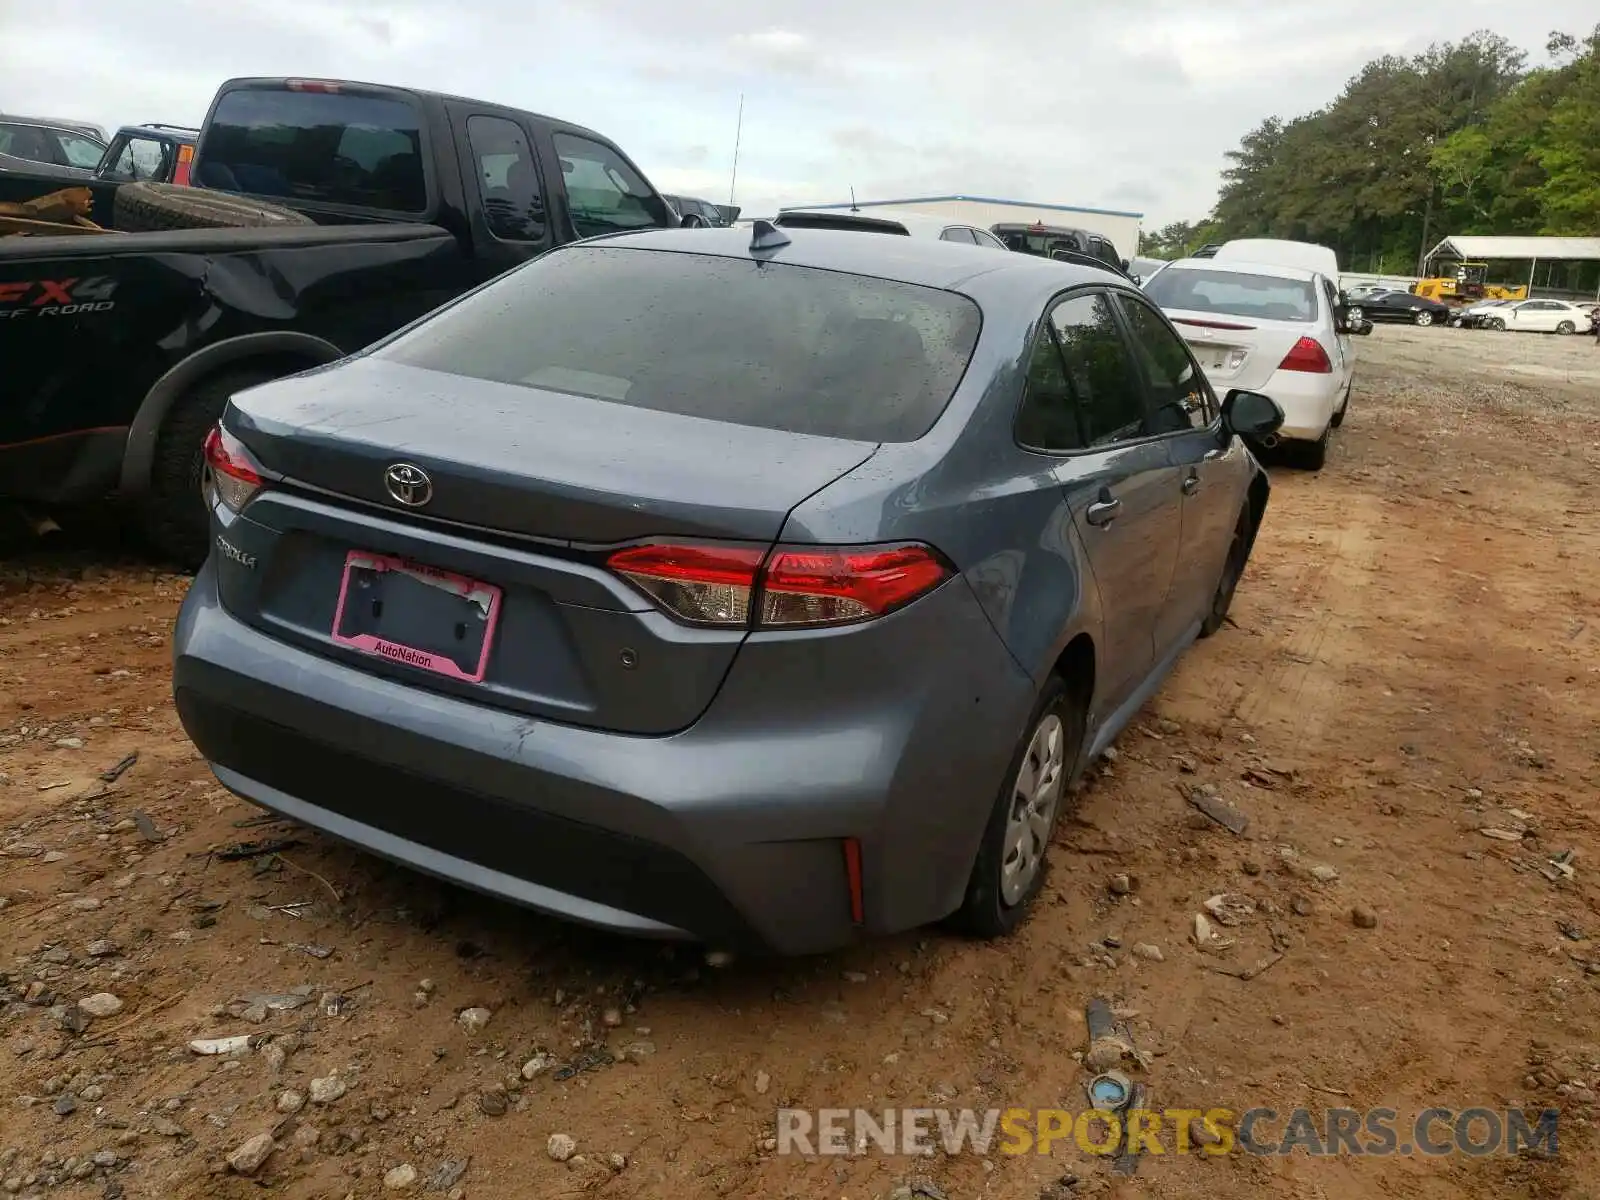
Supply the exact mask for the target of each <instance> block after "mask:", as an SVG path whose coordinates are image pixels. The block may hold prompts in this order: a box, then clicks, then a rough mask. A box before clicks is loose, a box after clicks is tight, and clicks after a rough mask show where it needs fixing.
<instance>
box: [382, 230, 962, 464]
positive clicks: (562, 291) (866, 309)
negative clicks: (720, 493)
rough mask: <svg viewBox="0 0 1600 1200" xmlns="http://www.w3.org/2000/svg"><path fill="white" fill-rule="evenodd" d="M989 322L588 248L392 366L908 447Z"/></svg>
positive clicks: (547, 267)
mask: <svg viewBox="0 0 1600 1200" xmlns="http://www.w3.org/2000/svg"><path fill="white" fill-rule="evenodd" d="M980 324H981V317H980V314H979V311H978V306H977V305H976V304H974V303H973V302H972V301H971V300H969V299H967V298H966V297H964V296H958V295H956V294H955V293H953V292H945V291H940V290H937V289H934V288H927V287H919V286H916V285H913V284H906V283H896V282H891V281H889V280H883V279H875V278H871V277H868V276H864V275H852V274H844V273H842V272H837V271H822V270H817V269H815V268H811V267H800V266H794V265H790V264H785V263H767V264H765V265H761V264H758V263H756V262H754V261H752V260H750V259H747V258H721V257H716V256H712V255H704V254H682V253H675V252H664V251H652V250H640V249H630V248H626V247H616V246H611V247H604V246H579V247H574V248H571V249H567V250H558V251H556V252H554V253H552V254H549V255H546V256H545V257H543V258H540V259H536V260H534V261H533V262H531V263H529V264H528V265H527V266H525V267H522V268H519V269H518V270H516V271H513V272H511V273H510V274H508V275H506V276H504V277H503V278H501V279H500V280H499V281H497V282H496V283H495V284H493V285H492V286H490V287H488V288H485V289H484V290H483V291H481V292H478V293H477V294H476V295H473V296H471V297H469V298H468V299H466V300H463V301H462V302H460V303H459V304H456V305H454V306H452V307H451V308H448V309H446V310H445V311H443V312H441V313H440V314H439V315H438V316H436V317H434V318H433V319H431V320H429V321H426V322H424V323H423V324H422V325H420V326H418V327H417V328H416V329H415V330H413V331H411V332H410V333H408V334H406V335H404V336H402V337H400V338H398V339H397V340H396V341H394V342H393V343H391V344H390V345H389V346H387V347H385V348H384V349H382V350H380V351H378V352H377V357H380V358H387V359H391V360H393V361H396V362H402V363H405V364H407V365H409V366H414V367H424V368H427V369H429V370H433V371H445V372H449V373H450V374H454V375H464V376H468V377H471V378H474V379H488V380H494V381H496V382H500V383H511V384H520V385H522V386H524V387H528V388H544V389H548V390H551V391H557V392H569V393H573V394H575V395H579V396H591V397H594V398H596V399H600V400H609V401H612V402H613V403H616V404H627V405H631V406H633V407H636V408H647V409H654V410H656V411H658V412H671V413H681V414H683V415H685V416H694V417H705V418H708V419H710V420H714V421H728V422H731V423H734V424H737V425H755V426H760V427H762V428H765V429H782V430H788V431H790V432H792V433H804V434H815V435H818V436H821V437H836V438H853V439H858V440H861V441H870V442H907V441H914V440H916V439H917V438H919V437H921V436H922V435H923V434H924V433H926V432H927V431H928V429H929V428H930V427H931V426H932V425H933V423H934V421H936V420H937V419H938V417H939V414H940V413H941V412H943V411H944V408H945V405H946V404H948V403H949V401H950V397H951V395H952V394H954V392H955V389H956V386H957V385H958V384H959V383H960V382H961V376H962V373H963V372H964V371H965V370H966V367H967V360H968V358H970V357H971V355H972V350H973V347H974V345H976V343H977V339H978V330H979V326H980ZM530 399H531V401H532V402H533V403H537V399H536V398H532V397H530Z"/></svg>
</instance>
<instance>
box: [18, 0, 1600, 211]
mask: <svg viewBox="0 0 1600 1200" xmlns="http://www.w3.org/2000/svg"><path fill="white" fill-rule="evenodd" d="M1595 11H1596V10H1595V7H1594V0H1538V2H1537V3H1522V4H1513V3H1507V2H1506V0H1450V2H1449V3H1431V2H1427V0H1424V2H1422V3H1416V4H1401V5H1385V4H1364V5H1353V4H1350V3H1340V2H1336V0H1270V2H1269V0H1198V2H1197V0H1078V2H1077V3H1069V2H1064V0H1007V2H1006V3H1001V4H991V3H982V2H980V3H959V2H957V0H920V2H918V3H910V2H907V0H900V2H898V3H885V2H883V0H878V2H877V3H872V2H870V0H810V2H809V3H798V4H797V3H794V2H793V0H787V2H785V3H774V2H773V0H677V2H676V3H662V2H661V0H531V2H524V3H515V2H511V0H458V2H456V3H448V2H445V0H415V2H414V0H225V2H223V3H217V2H216V0H142V2H136V3H129V2H128V0H73V2H72V3H70V4H54V5H52V4H26V3H24V0H0V110H4V111H18V110H20V111H23V112H28V113H42V114H44V115H50V116H67V117H77V118H80V119H88V120H92V121H95V122H97V123H99V124H101V125H105V126H107V127H112V126H116V125H119V124H125V123H129V122H135V121H167V122H172V123H196V124H197V123H198V122H199V121H200V119H201V118H202V117H203V116H204V115H205V110H206V106H207V103H208V101H209V99H210V97H211V94H212V92H213V91H214V89H215V88H216V85H217V84H218V83H219V82H220V81H221V80H223V79H224V78H227V77H229V76H236V75H320V76H325V77H326V76H333V77H344V78H349V79H365V80H369V81H373V82H379V83H395V84H407V85H411V86H415V87H423V88H433V89H437V90H441V91H449V92H456V93H459V94H464V95H469V96H476V97H478V98H481V99H484V100H492V101H497V102H500V103H504V104H510V105H516V106H519V107H524V108H530V109H534V110H536V111H540V112H547V113H550V114H552V115H557V116H561V117H564V118H566V119H568V120H572V121H577V122H580V123H582V124H585V125H589V126H592V127H593V128H596V129H598V130H600V131H601V132H603V133H606V134H608V135H609V136H610V137H612V138H613V139H614V140H615V141H617V142H618V143H619V144H620V145H621V146H623V148H624V149H625V150H627V152H628V153H629V155H630V156H631V157H632V158H633V159H634V160H635V161H636V162H638V163H639V165H640V166H641V167H642V168H643V169H644V171H645V172H646V174H648V175H649V176H650V177H651V179H652V180H653V181H654V182H655V183H656V185H657V187H659V188H661V190H663V191H668V192H673V191H677V192H684V193H688V194H692V195H699V196H702V197H704V198H706V199H710V200H715V201H718V202H726V201H727V199H728V189H729V177H730V171H731V167H732V163H733V145H734V129H735V118H736V115H737V112H738V106H739V96H740V93H741V92H742V93H743V94H744V97H745V101H744V136H743V145H742V149H741V152H740V157H739V177H738V190H737V197H736V199H737V203H739V204H740V205H742V206H743V207H744V209H745V212H746V213H747V214H748V215H763V214H769V213H771V212H773V211H775V210H776V208H777V207H778V206H779V205H781V204H804V203H823V202H830V201H836V200H844V199H847V198H848V197H849V194H850V188H851V187H854V188H855V192H856V195H857V197H858V198H860V199H863V200H867V199H891V198H902V197H908V196H928V195H946V194H950V193H965V194H968V195H980V196H997V197H1004V198H1010V199H1024V200H1033V201H1040V202H1045V203H1057V204H1077V205H1085V206H1090V207H1099V208H1113V209H1121V210H1127V211H1134V212H1141V213H1144V214H1145V222H1144V223H1145V226H1146V228H1152V227H1154V226H1156V225H1159V224H1161V223H1162V222H1164V221H1167V220H1171V219H1174V218H1180V217H1182V218H1190V217H1198V216H1201V215H1203V214H1204V213H1205V212H1206V211H1207V210H1208V209H1209V208H1210V206H1211V203H1212V201H1213V200H1214V198H1215V195H1216V188H1217V172H1218V170H1219V169H1220V167H1221V165H1222V154H1223V152H1224V151H1225V150H1227V149H1229V148H1230V147H1232V146H1234V145H1236V144H1237V142H1238V139H1239V137H1240V136H1241V135H1242V134H1243V133H1245V132H1246V131H1247V130H1248V129H1250V128H1251V127H1252V126H1254V125H1255V124H1256V123H1257V122H1259V121H1260V120H1261V119H1262V118H1263V117H1265V116H1268V115H1271V114H1274V113H1276V114H1279V115H1284V116H1290V115H1295V114H1298V113H1301V112H1305V111H1308V110H1310V109H1313V108H1316V107H1318V106H1319V105H1321V104H1323V103H1324V102H1326V101H1327V100H1329V99H1330V98H1332V96H1334V95H1335V94H1336V93H1337V92H1338V90H1339V89H1340V87H1341V86H1342V85H1343V83H1344V81H1345V80H1346V79H1347V78H1348V77H1349V76H1350V75H1351V74H1353V73H1354V72H1356V71H1357V70H1359V69H1360V67H1361V66H1362V64H1363V63H1365V62H1366V61H1367V60H1369V59H1371V58H1373V57H1375V56H1376V55H1379V54H1383V53H1412V52H1415V51H1418V50H1421V49H1423V48H1424V47H1426V45H1427V44H1428V43H1429V42H1430V41H1435V40H1445V39H1456V38H1459V37H1461V36H1464V35H1465V34H1467V33H1470V32H1471V31H1472V30H1474V29H1477V28H1490V29H1493V30H1494V31H1495V32H1497V33H1501V34H1503V35H1504V36H1506V37H1508V38H1510V39H1511V40H1512V41H1514V42H1516V43H1517V44H1519V45H1521V46H1522V47H1524V48H1525V49H1527V50H1529V51H1530V52H1531V54H1532V60H1533V61H1542V60H1543V57H1544V50H1543V47H1544V43H1545V38H1546V35H1547V34H1548V33H1549V31H1550V30H1551V29H1552V28H1558V29H1565V30H1568V31H1571V32H1574V33H1581V32H1583V31H1585V30H1586V29H1588V28H1589V27H1590V26H1591V25H1592V23H1593V22H1594V20H1595Z"/></svg>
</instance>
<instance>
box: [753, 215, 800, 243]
mask: <svg viewBox="0 0 1600 1200" xmlns="http://www.w3.org/2000/svg"><path fill="white" fill-rule="evenodd" d="M793 240H794V239H793V238H791V237H790V236H789V235H788V234H787V233H785V232H784V231H783V230H781V229H779V228H778V227H777V226H776V225H774V224H773V223H772V222H771V221H769V220H767V219H766V218H765V217H757V218H756V219H755V221H754V222H752V223H751V226H750V249H751V250H752V251H755V250H776V249H778V248H779V247H780V246H787V245H788V244H789V243H790V242H791V241H793Z"/></svg>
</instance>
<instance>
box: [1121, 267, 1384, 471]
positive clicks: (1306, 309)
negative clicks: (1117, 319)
mask: <svg viewBox="0 0 1600 1200" xmlns="http://www.w3.org/2000/svg"><path fill="white" fill-rule="evenodd" d="M1144 291H1145V295H1147V296H1149V297H1150V299H1151V300H1153V301H1155V302H1156V304H1158V305H1159V306H1160V307H1161V310H1162V311H1163V312H1165V313H1166V314H1167V317H1168V318H1169V319H1170V320H1171V321H1172V323H1173V324H1174V325H1175V326H1177V329H1178V332H1179V333H1181V334H1182V335H1183V338H1184V340H1185V341H1186V342H1188V343H1189V348H1190V349H1191V350H1192V351H1194V356H1195V358H1196V359H1197V360H1198V361H1199V363H1200V367H1201V369H1202V370H1204V371H1205V373H1206V378H1207V379H1209V380H1210V381H1211V386H1212V387H1213V388H1215V389H1216V391H1217V392H1218V393H1219V394H1221V393H1225V392H1229V391H1233V390H1235V389H1238V390H1241V391H1247V392H1259V393H1260V394H1261V395H1263V396H1270V397H1271V398H1272V399H1273V400H1276V401H1277V402H1278V407H1279V408H1281V409H1283V414H1284V420H1283V425H1282V427H1281V428H1280V429H1279V431H1278V432H1277V433H1275V434H1272V435H1270V436H1269V437H1268V438H1267V439H1265V440H1264V441H1263V443H1262V445H1263V446H1264V447H1265V448H1267V449H1271V448H1272V447H1273V446H1274V445H1276V444H1277V442H1278V439H1279V438H1282V439H1283V440H1284V441H1287V442H1290V443H1291V444H1292V445H1293V447H1294V448H1295V449H1296V450H1298V451H1299V454H1298V455H1297V457H1298V458H1299V459H1300V461H1301V462H1302V463H1304V465H1305V466H1307V467H1309V468H1311V469H1312V470H1313V471H1315V470H1320V469H1321V467H1322V465H1323V463H1324V462H1325V461H1326V460H1327V455H1328V440H1329V438H1330V437H1331V436H1332V433H1333V430H1334V428H1335V427H1336V426H1338V425H1339V424H1340V423H1342V422H1343V421H1344V414H1345V410H1346V409H1347V408H1349V406H1350V378H1351V374H1352V372H1353V371H1354V368H1355V353H1354V351H1353V350H1352V348H1351V346H1350V338H1349V337H1348V336H1347V335H1346V334H1345V333H1344V332H1343V330H1342V329H1341V327H1340V324H1339V312H1338V310H1339V292H1338V285H1337V284H1336V283H1335V282H1334V281H1333V280H1332V279H1330V278H1329V277H1328V276H1326V275H1324V274H1323V273H1322V272H1320V271H1312V270H1307V269H1306V268H1304V267H1280V266H1270V265H1267V264H1264V263H1261V264H1258V263H1247V262H1225V261H1224V260H1223V259H1222V257H1221V256H1220V255H1219V256H1218V257H1217V258H1184V259H1179V260H1178V261H1177V262H1174V263H1169V264H1168V265H1167V266H1166V267H1165V269H1163V270H1162V271H1160V272H1158V273H1157V274H1156V275H1155V277H1154V278H1152V279H1151V280H1150V282H1149V283H1147V284H1145V288H1144Z"/></svg>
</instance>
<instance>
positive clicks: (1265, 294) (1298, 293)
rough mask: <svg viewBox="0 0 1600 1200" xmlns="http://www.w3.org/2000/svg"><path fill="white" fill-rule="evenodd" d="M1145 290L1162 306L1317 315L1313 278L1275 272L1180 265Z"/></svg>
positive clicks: (1274, 316) (1266, 316)
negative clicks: (1185, 267)
mask: <svg viewBox="0 0 1600 1200" xmlns="http://www.w3.org/2000/svg"><path fill="white" fill-rule="evenodd" d="M1145 292H1146V294H1147V295H1148V296H1149V297H1150V299H1152V300H1154V301H1155V302H1156V303H1157V304H1159V305H1160V306H1161V307H1162V308H1181V309H1187V310H1189V311H1191V312H1207V313H1217V314H1219V315H1221V316H1228V317H1255V318H1257V319H1259V320H1263V321H1311V320H1315V319H1316V315H1317V292H1316V288H1315V287H1313V286H1312V284H1311V283H1310V281H1309V280H1304V279H1281V278H1279V277H1277V276H1275V275H1253V274H1247V273H1245V272H1242V271H1223V270H1218V269H1208V270H1200V271H1192V270H1188V269H1184V268H1179V269H1176V270H1169V271H1162V272H1160V273H1159V274H1157V275H1156V277H1155V278H1154V279H1152V280H1151V281H1150V284H1149V286H1148V287H1147V288H1146V289H1145Z"/></svg>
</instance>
